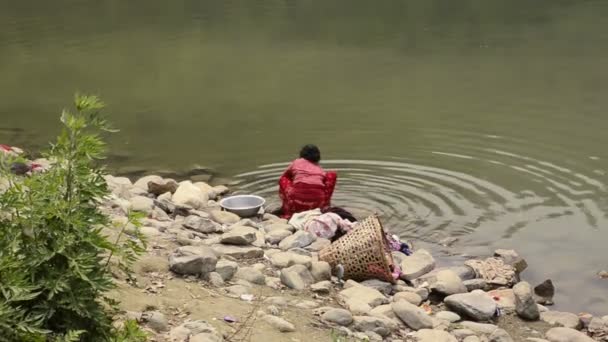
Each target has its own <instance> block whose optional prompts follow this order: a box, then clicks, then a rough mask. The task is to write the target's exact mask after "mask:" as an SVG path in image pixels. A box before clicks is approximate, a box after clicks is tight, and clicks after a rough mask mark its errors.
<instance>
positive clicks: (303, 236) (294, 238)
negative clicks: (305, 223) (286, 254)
mask: <svg viewBox="0 0 608 342" xmlns="http://www.w3.org/2000/svg"><path fill="white" fill-rule="evenodd" d="M316 238H317V237H316V236H315V235H313V234H311V233H309V232H305V231H303V230H298V231H297V232H296V233H295V234H293V235H291V236H288V237H286V238H285V239H283V241H281V243H279V247H280V248H281V249H282V250H288V249H292V248H304V247H306V246H308V245H310V244H311V243H313V242H314V241H315V240H316Z"/></svg>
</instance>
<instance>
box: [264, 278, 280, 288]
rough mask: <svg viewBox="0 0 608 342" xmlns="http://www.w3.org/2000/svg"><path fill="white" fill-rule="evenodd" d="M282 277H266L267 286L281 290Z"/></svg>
mask: <svg viewBox="0 0 608 342" xmlns="http://www.w3.org/2000/svg"><path fill="white" fill-rule="evenodd" d="M281 284H282V283H281V278H277V277H266V286H268V287H270V288H272V289H275V290H280V289H281V286H282V285H281Z"/></svg>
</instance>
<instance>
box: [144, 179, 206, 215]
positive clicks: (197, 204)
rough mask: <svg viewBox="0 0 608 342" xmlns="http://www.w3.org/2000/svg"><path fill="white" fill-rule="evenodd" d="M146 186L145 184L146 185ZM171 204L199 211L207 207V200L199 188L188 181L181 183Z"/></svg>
mask: <svg viewBox="0 0 608 342" xmlns="http://www.w3.org/2000/svg"><path fill="white" fill-rule="evenodd" d="M146 186H147V184H146ZM172 201H173V203H175V204H177V205H185V206H189V207H192V208H194V209H201V208H203V207H205V206H206V205H207V202H208V201H209V198H208V197H207V194H205V193H203V192H202V191H201V189H200V188H199V187H197V186H196V185H194V184H192V182H190V181H184V182H181V183H180V185H179V187H178V188H177V190H176V191H175V194H173V198H172Z"/></svg>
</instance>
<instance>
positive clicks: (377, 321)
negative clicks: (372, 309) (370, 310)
mask: <svg viewBox="0 0 608 342" xmlns="http://www.w3.org/2000/svg"><path fill="white" fill-rule="evenodd" d="M353 328H354V330H356V331H361V332H366V331H373V332H375V333H376V334H378V335H380V336H382V337H386V336H388V335H390V334H391V332H392V331H394V330H397V323H395V322H393V321H392V320H391V319H389V318H384V317H370V316H355V317H353Z"/></svg>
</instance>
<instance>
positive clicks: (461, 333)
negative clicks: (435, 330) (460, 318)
mask: <svg viewBox="0 0 608 342" xmlns="http://www.w3.org/2000/svg"><path fill="white" fill-rule="evenodd" d="M452 335H453V336H454V337H456V339H457V340H458V341H461V340H464V339H465V338H467V337H469V336H475V332H474V331H473V330H469V329H455V330H452ZM475 337H477V336H475Z"/></svg>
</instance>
